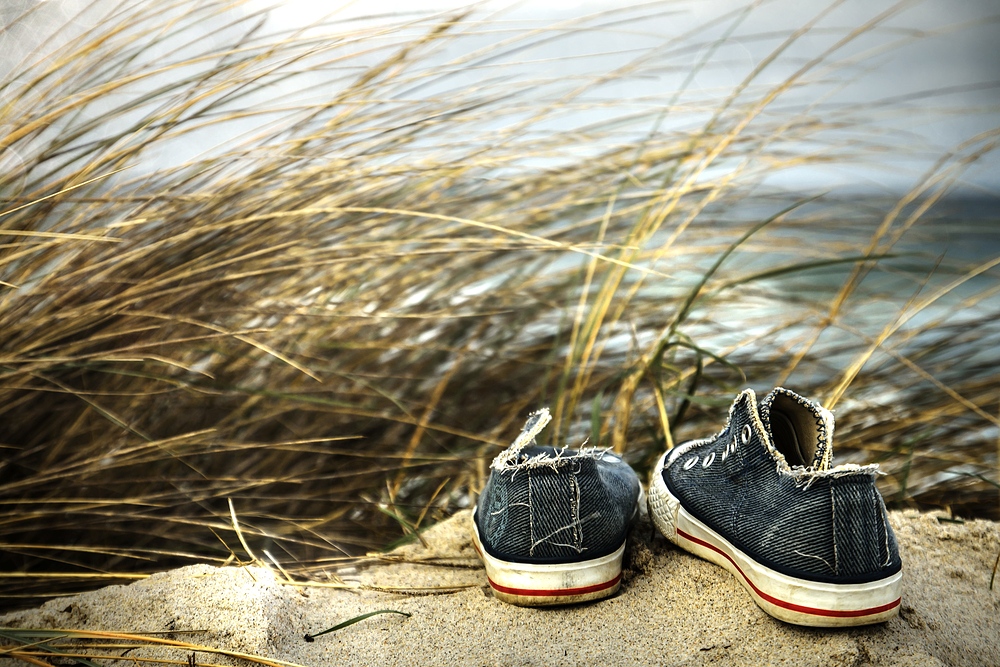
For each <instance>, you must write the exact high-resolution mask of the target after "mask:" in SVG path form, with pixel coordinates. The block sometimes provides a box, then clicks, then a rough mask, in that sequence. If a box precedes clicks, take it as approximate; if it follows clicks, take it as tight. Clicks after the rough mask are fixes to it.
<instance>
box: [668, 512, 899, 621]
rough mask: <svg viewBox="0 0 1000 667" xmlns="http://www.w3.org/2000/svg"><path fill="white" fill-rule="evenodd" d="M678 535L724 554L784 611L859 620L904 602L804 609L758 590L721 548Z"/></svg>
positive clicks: (765, 596)
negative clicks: (870, 605)
mask: <svg viewBox="0 0 1000 667" xmlns="http://www.w3.org/2000/svg"><path fill="white" fill-rule="evenodd" d="M677 534H678V535H680V536H681V537H683V538H684V539H686V540H688V541H689V542H694V543H695V544H700V545H701V546H703V547H707V548H709V549H711V550H712V551H714V552H716V553H718V554H722V555H723V556H725V557H726V560H728V561H729V562H730V563H732V564H733V567H735V568H736V571H737V572H739V573H740V575H741V576H742V577H743V580H744V581H746V582H747V583H748V584H749V585H750V588H752V589H753V590H754V592H755V593H757V595H758V596H760V597H761V598H762V599H764V600H767V601H768V602H770V603H771V604H773V605H777V606H779V607H782V608H784V609H789V610H791V611H797V612H799V613H801V614H812V615H813V616H830V617H834V618H857V617H859V616H873V615H875V614H881V613H882V612H885V611H889V610H890V609H892V608H893V607H896V606H898V605H899V603H900V601H902V598H896V600H895V601H894V602H890V603H888V604H883V605H880V606H878V607H871V608H870V609H847V610H840V609H817V608H815V607H804V606H802V605H798V604H794V603H792V602H786V601H785V600H780V599H778V598H776V597H774V596H773V595H768V594H767V593H765V592H764V591H762V590H760V589H759V588H757V586H755V585H754V583H753V582H752V581H750V577H748V576H747V575H746V574H745V573H744V572H743V569H742V568H740V566H739V565H737V564H736V561H735V560H733V558H732V556H730V555H729V554H727V553H726V552H725V551H723V550H722V549H720V548H719V547H717V546H715V545H714V544H711V543H709V542H706V541H705V540H702V539H699V538H697V537H695V536H694V535H690V534H688V533H685V532H684V531H683V530H681V529H680V528H678V529H677Z"/></svg>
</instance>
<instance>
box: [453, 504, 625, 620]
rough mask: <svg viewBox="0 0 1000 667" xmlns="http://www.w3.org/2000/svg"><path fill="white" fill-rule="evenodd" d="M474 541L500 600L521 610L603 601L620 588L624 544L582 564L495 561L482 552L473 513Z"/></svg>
mask: <svg viewBox="0 0 1000 667" xmlns="http://www.w3.org/2000/svg"><path fill="white" fill-rule="evenodd" d="M471 521H472V541H473V544H474V545H475V547H476V551H478V552H479V557H480V558H481V559H482V561H483V564H484V565H485V566H486V577H487V579H488V580H489V582H490V588H492V589H493V595H494V597H496V598H497V599H498V600H503V601H504V602H509V603H510V604H516V605H519V606H522V607H547V606H550V605H558V604H575V603H578V602H588V601H590V600H600V599H601V598H606V597H610V596H611V595H614V594H615V593H616V592H617V591H618V588H619V587H620V586H621V580H622V556H623V555H624V554H625V543H624V542H623V543H622V545H621V547H619V548H618V550H617V551H615V552H614V553H612V554H609V555H607V556H602V557H601V558H594V559H593V560H585V561H581V562H579V563H544V564H537V563H515V562H511V561H505V560H500V559H499V558H494V557H493V556H491V555H490V554H488V553H487V552H486V549H484V548H483V543H482V542H481V541H480V539H479V527H478V526H476V514H475V510H473V513H472V518H471Z"/></svg>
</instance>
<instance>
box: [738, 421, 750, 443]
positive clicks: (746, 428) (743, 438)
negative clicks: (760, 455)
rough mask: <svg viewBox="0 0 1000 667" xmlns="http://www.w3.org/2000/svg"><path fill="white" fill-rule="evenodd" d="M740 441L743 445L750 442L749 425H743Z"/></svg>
mask: <svg viewBox="0 0 1000 667" xmlns="http://www.w3.org/2000/svg"><path fill="white" fill-rule="evenodd" d="M740 440H741V441H742V442H743V444H744V445H745V444H747V443H748V442H750V424H747V425H745V426H744V427H743V430H742V431H740Z"/></svg>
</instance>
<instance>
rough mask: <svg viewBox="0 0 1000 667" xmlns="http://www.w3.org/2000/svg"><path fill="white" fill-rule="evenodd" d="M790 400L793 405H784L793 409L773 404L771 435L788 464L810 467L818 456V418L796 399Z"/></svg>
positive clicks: (775, 445)
mask: <svg viewBox="0 0 1000 667" xmlns="http://www.w3.org/2000/svg"><path fill="white" fill-rule="evenodd" d="M779 400H780V399H779ZM777 402H778V401H775V403H777ZM789 402H790V403H791V404H792V405H791V406H782V407H792V408H793V409H792V410H784V409H780V408H779V407H778V406H777V405H773V406H771V437H772V438H773V439H774V447H775V449H777V450H778V451H779V452H781V453H782V455H784V457H785V460H787V461H788V465H790V466H804V467H808V466H811V465H812V462H813V458H814V457H815V456H816V445H817V444H818V442H819V432H818V429H817V428H816V420H815V417H814V416H813V415H811V414H808V413H807V411H805V410H802V408H801V407H800V406H799V405H797V404H796V403H795V402H794V401H789ZM795 408H798V409H797V410H796V409H795Z"/></svg>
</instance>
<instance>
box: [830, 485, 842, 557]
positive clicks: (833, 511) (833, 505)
mask: <svg viewBox="0 0 1000 667" xmlns="http://www.w3.org/2000/svg"><path fill="white" fill-rule="evenodd" d="M830 512H831V514H832V516H833V521H832V522H831V528H830V533H831V534H832V535H833V573H834V574H840V560H839V558H838V556H837V496H836V495H835V494H834V492H833V484H831V485H830Z"/></svg>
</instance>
